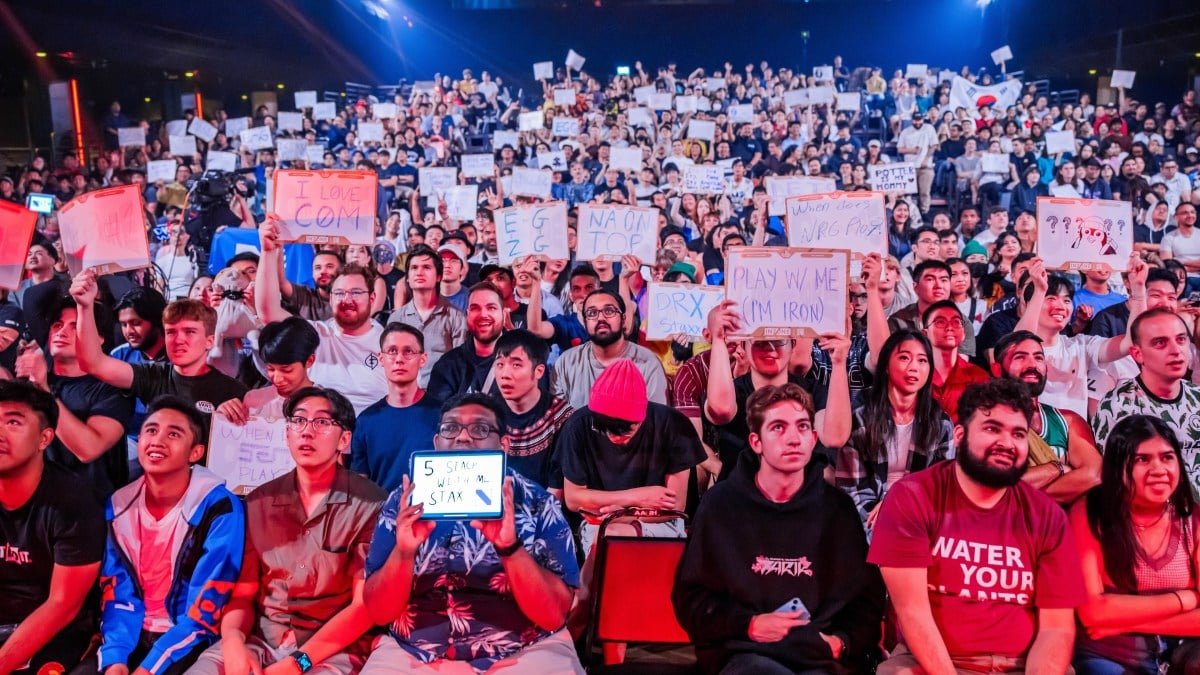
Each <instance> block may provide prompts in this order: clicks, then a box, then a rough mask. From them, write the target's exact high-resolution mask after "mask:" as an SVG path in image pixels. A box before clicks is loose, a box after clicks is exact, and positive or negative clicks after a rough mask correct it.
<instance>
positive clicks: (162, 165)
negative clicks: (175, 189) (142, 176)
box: [146, 159, 179, 184]
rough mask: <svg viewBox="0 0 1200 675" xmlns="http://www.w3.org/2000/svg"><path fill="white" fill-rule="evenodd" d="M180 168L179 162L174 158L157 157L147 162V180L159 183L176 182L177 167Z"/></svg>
mask: <svg viewBox="0 0 1200 675" xmlns="http://www.w3.org/2000/svg"><path fill="white" fill-rule="evenodd" d="M177 168H179V162H176V161H175V160H173V159H156V160H154V161H152V162H149V163H148V164H146V182H148V183H157V182H158V181H162V182H163V183H166V184H169V183H174V182H175V169H177Z"/></svg>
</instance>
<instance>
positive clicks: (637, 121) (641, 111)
mask: <svg viewBox="0 0 1200 675" xmlns="http://www.w3.org/2000/svg"><path fill="white" fill-rule="evenodd" d="M629 123H630V124H632V125H633V126H635V127H646V128H649V127H653V126H654V113H652V112H650V110H649V108H630V109H629Z"/></svg>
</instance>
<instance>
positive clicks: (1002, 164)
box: [979, 152, 1008, 175]
mask: <svg viewBox="0 0 1200 675" xmlns="http://www.w3.org/2000/svg"><path fill="white" fill-rule="evenodd" d="M979 168H980V169H982V170H983V172H984V173H1002V174H1005V175H1007V174H1008V155H1006V154H997V153H994V152H985V153H983V154H982V155H980V156H979Z"/></svg>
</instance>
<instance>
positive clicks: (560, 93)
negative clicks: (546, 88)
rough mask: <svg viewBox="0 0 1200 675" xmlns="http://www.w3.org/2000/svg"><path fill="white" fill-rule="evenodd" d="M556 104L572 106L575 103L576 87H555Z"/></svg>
mask: <svg viewBox="0 0 1200 675" xmlns="http://www.w3.org/2000/svg"><path fill="white" fill-rule="evenodd" d="M554 105H556V106H563V107H566V108H570V107H571V106H573V105H575V90H574V89H555V90H554Z"/></svg>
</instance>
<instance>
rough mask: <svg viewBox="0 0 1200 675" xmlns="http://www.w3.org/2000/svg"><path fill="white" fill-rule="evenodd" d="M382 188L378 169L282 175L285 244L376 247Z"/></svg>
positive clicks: (279, 192)
mask: <svg viewBox="0 0 1200 675" xmlns="http://www.w3.org/2000/svg"><path fill="white" fill-rule="evenodd" d="M377 190H378V180H377V177H376V175H375V172H374V171H307V170H301V169H287V170H280V171H276V172H275V184H274V190H273V194H274V200H273V208H274V210H275V213H277V214H279V218H280V219H281V220H282V221H283V222H282V224H281V225H280V228H279V239H280V241H303V242H308V243H311V244H326V243H328V244H365V245H367V246H370V245H372V244H374V243H375V206H376V201H375V198H376V191H377Z"/></svg>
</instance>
